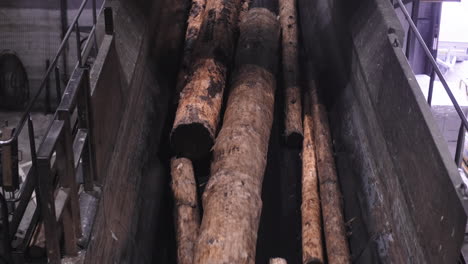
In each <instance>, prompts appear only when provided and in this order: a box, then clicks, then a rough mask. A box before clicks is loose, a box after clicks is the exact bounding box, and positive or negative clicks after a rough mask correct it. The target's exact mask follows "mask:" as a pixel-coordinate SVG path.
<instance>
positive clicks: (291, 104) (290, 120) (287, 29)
mask: <svg viewBox="0 0 468 264" xmlns="http://www.w3.org/2000/svg"><path fill="white" fill-rule="evenodd" d="M279 15H280V24H281V30H282V47H283V52H282V56H283V58H282V59H283V81H284V82H283V85H284V89H285V102H284V112H285V115H284V117H285V118H284V129H285V131H284V132H285V137H286V144H287V145H288V146H291V147H296V148H300V147H301V146H302V139H303V128H302V106H301V103H302V102H301V88H300V86H299V61H298V57H299V56H298V54H299V51H298V28H297V11H296V1H295V0H280V1H279Z"/></svg>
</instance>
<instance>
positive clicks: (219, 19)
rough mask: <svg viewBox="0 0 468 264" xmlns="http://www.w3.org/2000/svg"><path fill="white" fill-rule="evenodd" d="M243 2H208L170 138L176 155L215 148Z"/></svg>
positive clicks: (194, 156)
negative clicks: (214, 143) (228, 70)
mask: <svg viewBox="0 0 468 264" xmlns="http://www.w3.org/2000/svg"><path fill="white" fill-rule="evenodd" d="M240 5H241V0H233V1H224V0H208V1H207V3H206V8H205V11H204V13H203V23H202V27H201V29H200V32H199V37H198V39H197V41H196V43H195V48H194V50H193V58H192V65H191V70H190V73H189V76H188V78H187V83H186V85H185V87H184V89H183V90H182V92H181V93H180V100H179V106H178V108H177V112H176V116H175V121H174V125H173V128H172V134H171V143H172V147H173V149H174V150H175V152H176V154H177V155H179V156H183V157H188V158H191V159H199V158H202V157H204V156H206V155H207V154H208V153H209V152H210V150H211V147H212V146H213V142H214V138H215V134H216V130H217V126H218V121H219V115H220V110H221V104H222V101H223V93H224V87H225V83H226V75H227V69H228V67H229V65H230V64H231V60H232V56H233V52H234V43H235V39H236V32H237V25H238V23H237V22H238V18H239V10H240Z"/></svg>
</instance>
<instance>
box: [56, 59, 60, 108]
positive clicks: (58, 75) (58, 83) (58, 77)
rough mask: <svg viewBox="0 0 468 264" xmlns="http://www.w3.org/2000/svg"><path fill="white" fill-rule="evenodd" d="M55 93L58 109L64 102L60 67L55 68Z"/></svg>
mask: <svg viewBox="0 0 468 264" xmlns="http://www.w3.org/2000/svg"><path fill="white" fill-rule="evenodd" d="M55 92H56V93H57V94H56V97H57V107H58V106H59V105H60V101H61V100H62V88H61V85H60V70H59V67H55Z"/></svg>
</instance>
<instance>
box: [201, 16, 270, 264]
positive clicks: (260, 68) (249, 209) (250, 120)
mask: <svg viewBox="0 0 468 264" xmlns="http://www.w3.org/2000/svg"><path fill="white" fill-rule="evenodd" d="M278 41H279V24H278V22H277V20H276V16H275V15H274V14H273V13H271V12H270V11H268V10H267V9H257V8H255V9H251V10H250V11H249V12H248V13H247V15H246V17H245V19H244V20H243V22H242V23H241V26H240V40H239V43H238V49H237V53H236V70H235V72H234V74H233V79H232V80H233V81H232V85H231V91H230V95H229V99H228V103H227V108H226V112H225V115H224V120H223V127H222V129H221V131H220V133H219V135H218V137H217V138H216V144H215V145H214V148H213V162H212V164H211V178H210V180H209V181H208V184H207V186H206V189H205V192H204V194H203V209H204V215H203V220H202V224H201V227H200V235H199V238H198V243H197V246H196V249H195V261H194V263H200V264H201V263H203V264H211V263H217V264H218V263H255V250H256V240H257V232H258V225H259V221H260V212H261V208H262V201H261V191H262V182H263V175H264V171H265V166H266V161H267V150H268V142H269V137H270V131H271V126H272V122H273V106H274V95H275V89H276V79H275V70H276V67H277V57H276V54H277V51H278Z"/></svg>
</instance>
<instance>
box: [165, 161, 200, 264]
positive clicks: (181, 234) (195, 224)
mask: <svg viewBox="0 0 468 264" xmlns="http://www.w3.org/2000/svg"><path fill="white" fill-rule="evenodd" d="M171 175H172V192H173V194H174V202H175V212H174V213H175V222H176V223H175V226H176V241H177V263H179V264H192V263H193V252H194V248H195V243H196V240H197V237H198V229H199V227H200V213H199V211H198V210H199V208H198V200H197V199H198V198H197V183H196V181H195V175H194V172H193V166H192V162H191V161H190V160H189V159H186V158H179V159H175V158H174V159H172V161H171Z"/></svg>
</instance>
